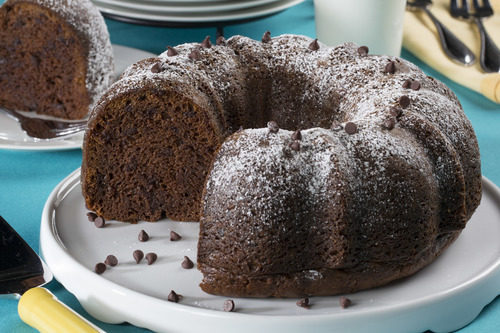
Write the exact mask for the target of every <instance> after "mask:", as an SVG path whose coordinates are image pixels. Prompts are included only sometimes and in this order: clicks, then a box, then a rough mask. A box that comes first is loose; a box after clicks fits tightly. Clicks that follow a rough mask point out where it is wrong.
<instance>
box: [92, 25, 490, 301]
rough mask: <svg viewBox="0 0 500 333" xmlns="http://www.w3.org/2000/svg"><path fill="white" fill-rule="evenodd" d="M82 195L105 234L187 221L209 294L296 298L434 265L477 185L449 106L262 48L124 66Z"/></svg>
mask: <svg viewBox="0 0 500 333" xmlns="http://www.w3.org/2000/svg"><path fill="white" fill-rule="evenodd" d="M311 44H312V46H311ZM407 80H411V82H418V87H417V85H416V84H414V85H413V88H412V84H411V83H410V84H405V82H407ZM417 88H418V89H417ZM269 121H274V123H269ZM297 130H300V132H299V133H300V136H299V135H298V133H297ZM82 190H83V195H84V197H85V201H86V203H87V205H88V207H89V208H90V209H91V210H93V211H95V212H96V213H97V214H98V215H99V216H103V217H105V218H106V219H116V220H121V221H130V222H134V221H137V220H148V221H155V220H158V219H160V218H162V217H164V216H166V217H170V218H172V219H174V220H183V221H197V220H200V238H199V243H198V258H197V259H198V260H197V268H198V269H199V270H201V272H202V273H203V281H202V284H201V287H202V289H203V290H204V291H206V292H208V293H212V294H216V295H226V296H233V297H238V296H250V297H267V296H275V297H298V298H303V297H307V296H313V295H333V294H346V293H350V292H354V291H357V290H362V289H367V288H372V287H376V286H380V285H383V284H386V283H388V282H390V281H393V280H395V279H399V278H402V277H405V276H409V275H411V274H413V273H415V272H417V271H418V270H419V269H421V268H422V267H424V266H426V265H427V264H429V263H430V262H432V261H433V260H434V259H435V258H436V257H437V256H438V255H439V254H440V253H441V252H442V251H443V250H444V249H445V248H447V247H448V246H449V245H450V244H451V243H452V242H453V240H455V239H456V237H458V235H459V234H460V232H461V230H462V229H463V228H464V226H465V224H466V222H467V221H468V219H470V217H471V216H472V214H473V212H474V211H475V209H476V208H477V206H478V205H479V202H480V198H481V170H480V159H479V149H478V145H477V140H476V136H475V134H474V131H473V129H472V126H471V124H470V122H469V120H468V119H467V118H466V117H465V115H464V113H463V110H462V108H461V106H460V103H459V102H458V100H457V98H456V96H455V95H454V94H453V93H452V92H451V91H450V90H449V89H448V88H447V87H446V86H445V85H444V84H442V83H441V82H439V81H437V80H435V79H433V78H430V77H427V76H426V75H425V74H424V73H423V72H422V71H421V70H420V69H418V68H417V67H416V66H415V65H413V64H411V63H409V62H407V61H405V60H402V59H398V58H395V57H390V56H372V55H369V54H367V50H366V49H364V48H363V49H362V50H359V48H358V46H356V45H354V44H350V43H348V44H343V45H339V46H337V47H334V48H329V47H326V46H325V45H323V44H321V43H318V42H316V41H314V40H312V39H310V38H307V37H303V36H295V35H283V36H279V37H271V36H270V35H269V34H268V33H266V34H265V35H264V37H263V40H262V41H254V40H251V39H249V38H246V37H242V36H235V37H232V38H229V39H228V40H224V39H219V40H218V43H217V44H216V45H212V44H211V43H207V42H206V40H205V41H204V42H203V43H201V44H200V43H190V44H183V45H179V46H176V47H175V48H169V49H168V51H166V52H165V53H163V54H162V55H160V56H159V57H156V58H151V59H146V60H143V61H140V62H138V63H136V64H134V65H132V66H130V67H129V68H128V69H127V70H126V71H125V73H124V74H123V76H122V78H121V80H120V81H118V82H117V83H115V84H114V85H113V86H112V87H111V88H110V89H109V90H108V91H107V93H106V94H105V95H104V96H103V97H102V98H101V99H100V101H99V103H98V105H97V106H96V108H95V109H94V112H93V114H92V117H91V119H90V120H89V128H88V131H87V132H86V136H85V139H84V149H83V164H82ZM200 216H201V218H200Z"/></svg>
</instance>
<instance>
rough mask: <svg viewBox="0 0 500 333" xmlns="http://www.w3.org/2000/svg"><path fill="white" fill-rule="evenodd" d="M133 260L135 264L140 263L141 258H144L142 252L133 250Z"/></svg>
mask: <svg viewBox="0 0 500 333" xmlns="http://www.w3.org/2000/svg"><path fill="white" fill-rule="evenodd" d="M133 256H134V259H135V262H136V263H140V262H141V260H142V258H144V252H142V251H141V250H135V251H134V253H133Z"/></svg>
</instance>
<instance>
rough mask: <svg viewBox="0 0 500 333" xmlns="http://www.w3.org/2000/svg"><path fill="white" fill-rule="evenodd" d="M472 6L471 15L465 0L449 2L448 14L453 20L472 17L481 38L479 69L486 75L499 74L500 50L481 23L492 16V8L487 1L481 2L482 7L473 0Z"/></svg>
mask: <svg viewBox="0 0 500 333" xmlns="http://www.w3.org/2000/svg"><path fill="white" fill-rule="evenodd" d="M473 4H474V10H475V13H473V14H471V11H470V10H469V5H468V4H467V0H461V1H460V3H459V1H458V0H451V3H450V14H451V16H453V17H455V18H460V19H466V20H467V19H469V18H470V17H471V16H472V17H473V19H474V22H475V23H476V25H477V28H478V30H479V35H480V37H481V53H480V55H479V62H480V64H481V68H482V69H483V70H484V71H485V72H487V73H498V72H500V50H498V48H497V46H496V45H495V43H494V42H493V40H492V39H491V38H490V36H489V35H488V33H487V32H486V29H485V28H484V25H483V21H482V18H484V17H488V16H491V15H493V8H491V5H490V3H489V2H488V0H483V5H482V6H481V5H480V4H479V2H478V1H477V0H474V1H473Z"/></svg>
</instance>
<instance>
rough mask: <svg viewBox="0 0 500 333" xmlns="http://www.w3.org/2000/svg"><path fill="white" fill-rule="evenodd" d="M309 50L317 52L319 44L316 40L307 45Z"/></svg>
mask: <svg viewBox="0 0 500 333" xmlns="http://www.w3.org/2000/svg"><path fill="white" fill-rule="evenodd" d="M309 50H311V51H318V50H319V43H318V39H317V38H316V39H315V40H313V41H312V42H311V44H309Z"/></svg>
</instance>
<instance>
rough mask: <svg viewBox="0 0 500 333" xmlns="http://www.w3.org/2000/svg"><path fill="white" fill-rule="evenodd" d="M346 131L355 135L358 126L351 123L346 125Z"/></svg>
mask: <svg viewBox="0 0 500 333" xmlns="http://www.w3.org/2000/svg"><path fill="white" fill-rule="evenodd" d="M344 131H346V133H347V134H354V133H356V132H357V131H358V126H356V124H355V123H353V122H351V121H350V122H348V123H347V124H345V126H344Z"/></svg>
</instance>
